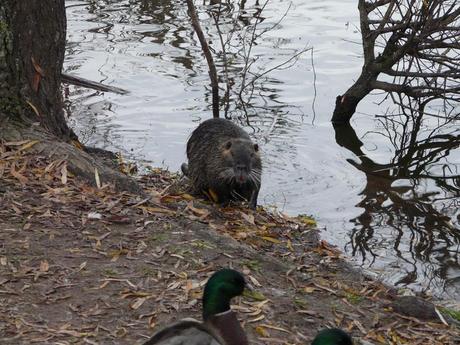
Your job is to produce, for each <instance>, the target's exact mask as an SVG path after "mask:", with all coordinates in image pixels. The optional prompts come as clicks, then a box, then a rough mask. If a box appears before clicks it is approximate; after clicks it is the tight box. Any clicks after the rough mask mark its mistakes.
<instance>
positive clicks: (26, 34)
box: [0, 0, 142, 194]
mask: <svg viewBox="0 0 460 345" xmlns="http://www.w3.org/2000/svg"><path fill="white" fill-rule="evenodd" d="M65 35H66V15H65V6H64V0H35V1H34V0H0V140H5V141H23V140H30V141H34V145H33V147H32V148H30V149H28V151H31V152H32V153H39V154H40V155H41V156H43V157H47V159H49V160H50V161H53V160H62V159H63V158H64V159H65V160H66V161H67V167H68V169H69V170H70V171H71V172H72V173H73V174H74V175H75V176H78V177H81V178H83V179H85V180H87V181H89V182H90V183H91V184H93V185H95V184H96V185H98V184H99V183H110V184H113V185H115V187H116V188H118V189H119V190H128V191H133V192H136V193H141V194H142V190H141V189H140V187H139V185H138V184H137V183H136V182H135V181H134V180H133V179H131V178H129V177H128V176H126V175H124V174H122V173H121V172H119V171H118V170H117V169H112V168H111V167H109V166H107V165H106V164H104V160H103V159H101V157H100V155H94V154H93V151H90V150H87V149H85V148H84V147H83V146H82V145H81V144H79V143H78V140H77V137H76V135H75V134H74V132H73V131H72V130H71V129H70V128H69V127H68V126H67V123H66V121H65V118H64V111H63V107H62V105H63V104H62V93H61V69H62V64H63V61H64V52H65ZM36 124H38V125H36ZM99 151H101V150H99ZM91 154H93V156H94V157H93V156H92V155H91ZM96 175H97V176H98V179H96V177H95V176H96ZM96 180H97V181H99V182H96Z"/></svg>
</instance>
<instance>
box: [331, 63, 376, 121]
mask: <svg viewBox="0 0 460 345" xmlns="http://www.w3.org/2000/svg"><path fill="white" fill-rule="evenodd" d="M371 69H372V67H371V66H368V65H364V66H363V70H362V72H361V75H360V76H359V78H358V80H356V82H355V83H354V84H353V85H352V86H351V87H350V88H349V89H348V90H347V91H346V92H345V93H344V94H343V95H340V96H337V98H336V100H335V109H334V113H333V115H332V119H331V121H332V123H335V124H341V123H348V122H349V121H350V119H351V117H352V116H353V114H354V113H355V111H356V107H357V106H358V103H359V102H360V101H361V100H362V99H363V98H364V97H366V96H367V95H368V94H369V92H371V91H372V89H373V87H372V83H373V82H375V81H376V80H377V76H378V73H373V72H371V71H370V70H371Z"/></svg>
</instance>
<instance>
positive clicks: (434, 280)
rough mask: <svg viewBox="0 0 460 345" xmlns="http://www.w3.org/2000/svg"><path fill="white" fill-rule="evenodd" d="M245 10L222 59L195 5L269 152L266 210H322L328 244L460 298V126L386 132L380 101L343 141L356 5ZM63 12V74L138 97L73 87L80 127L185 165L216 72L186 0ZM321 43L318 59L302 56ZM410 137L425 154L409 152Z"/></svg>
mask: <svg viewBox="0 0 460 345" xmlns="http://www.w3.org/2000/svg"><path fill="white" fill-rule="evenodd" d="M196 3H198V2H196ZM206 3H207V2H206ZM244 3H245V10H244V11H243V10H240V12H238V7H235V8H234V9H233V11H232V10H231V9H228V8H227V7H225V6H223V7H222V8H221V10H222V11H221V12H222V13H221V16H220V18H219V19H218V20H219V23H221V24H220V29H221V32H222V37H223V39H224V41H225V40H226V39H227V37H228V36H227V34H228V33H229V32H230V31H231V30H232V28H236V29H234V30H233V34H232V36H231V40H230V43H231V44H230V45H229V46H227V49H226V55H225V56H224V55H223V54H222V49H221V46H220V43H219V35H218V32H217V30H216V28H215V25H214V20H213V18H212V16H210V13H216V11H217V10H216V7H218V6H214V7H213V9H211V8H210V7H209V6H204V5H203V2H200V3H199V4H197V8H198V12H199V13H200V20H201V23H202V26H203V30H204V31H205V34H206V35H207V37H208V39H209V41H210V42H212V45H211V46H212V47H213V49H214V55H215V57H216V61H217V65H218V69H219V73H220V76H221V80H220V81H221V84H220V85H221V86H222V88H223V89H225V88H226V78H225V75H226V74H225V73H224V70H223V65H224V63H223V61H224V59H226V60H227V66H228V69H227V74H228V80H229V81H230V82H229V84H230V85H231V89H230V97H229V99H230V102H229V107H228V115H229V116H230V117H232V118H233V120H234V121H235V122H237V123H240V124H241V125H242V126H244V127H245V129H246V130H247V131H248V132H249V133H251V135H252V136H253V138H254V139H255V140H257V141H258V142H259V144H260V146H261V148H262V153H263V162H264V173H263V182H262V190H261V195H260V198H259V203H261V204H264V205H274V206H276V207H278V209H280V210H282V211H284V212H286V213H289V214H293V215H295V214H299V213H306V214H311V215H313V216H314V217H315V218H316V219H317V220H318V223H319V225H320V227H321V228H322V229H323V230H322V237H323V238H324V239H326V240H327V241H329V242H331V243H333V244H335V245H337V246H339V247H340V248H341V249H343V250H344V251H345V253H346V254H347V255H348V256H349V258H350V260H351V261H353V262H354V263H355V264H356V265H359V266H361V267H363V268H365V269H366V270H367V271H368V272H369V273H370V274H373V275H375V276H377V277H379V278H381V279H383V280H385V281H387V282H389V283H392V284H395V285H396V286H399V287H405V286H408V287H410V288H415V289H418V290H428V291H430V292H432V293H434V294H436V295H438V296H442V297H444V298H456V297H457V298H458V296H459V291H460V265H459V250H460V230H459V228H460V226H459V222H460V213H459V211H458V206H459V205H460V152H459V151H460V150H459V143H460V139H459V136H460V131H459V129H458V123H454V122H452V123H447V124H446V123H442V122H441V121H439V120H436V121H433V120H427V121H424V122H423V126H421V127H420V128H416V129H414V128H412V127H411V124H410V123H406V125H405V126H402V128H399V127H398V128H397V129H396V131H393V132H392V131H391V130H390V131H387V129H388V126H389V125H390V126H391V125H392V124H391V123H390V124H389V123H388V122H385V121H384V119H383V118H379V117H376V116H375V115H382V114H383V113H385V112H388V109H389V108H388V107H389V106H388V104H387V103H388V102H387V103H384V104H381V105H379V104H377V102H378V101H379V100H380V99H381V98H382V96H381V95H371V96H369V97H368V99H366V100H365V101H363V102H362V104H360V105H359V107H358V112H357V114H355V116H354V117H353V120H352V126H353V128H354V130H353V128H351V127H350V128H342V129H340V130H338V131H337V132H335V131H334V128H333V126H332V125H331V123H330V118H331V116H332V111H333V109H334V105H335V97H336V96H337V95H339V94H341V93H343V92H344V91H345V90H346V89H347V88H348V87H349V86H350V85H351V83H352V82H353V81H354V79H355V78H357V76H358V75H359V72H360V70H361V64H362V59H361V46H360V42H361V36H360V33H359V30H358V27H359V18H358V11H357V5H356V2H355V1H354V0H340V1H339V0H335V1H334V0H311V1H304V0H293V1H284V0H277V1H275V0H274V1H269V2H268V3H267V5H266V6H265V7H264V8H263V10H262V12H261V13H260V9H261V8H262V6H263V4H264V2H263V1H259V5H257V2H256V1H252V0H249V1H246V2H244ZM66 5H67V21H68V29H67V31H68V32H67V55H66V60H65V71H66V72H67V73H71V74H75V75H78V76H80V77H84V78H88V79H91V80H94V81H98V82H103V83H106V84H109V85H113V86H118V87H121V88H125V89H127V90H129V91H130V93H129V94H128V95H117V94H113V93H102V92H98V91H93V90H89V89H84V88H80V87H69V89H68V96H67V98H66V99H67V106H68V110H69V121H70V122H71V123H72V125H73V127H74V128H75V130H76V132H77V133H78V134H79V136H80V139H81V140H82V142H84V143H86V144H88V145H93V146H97V147H101V148H105V149H109V150H113V151H118V152H122V153H123V154H124V156H125V157H127V158H129V159H134V160H136V161H137V162H139V163H141V164H149V165H152V166H162V167H167V168H169V169H170V170H172V171H175V170H178V169H179V166H180V164H181V163H182V162H183V161H185V143H186V140H187V138H188V136H189V135H190V133H191V131H192V130H193V129H194V128H195V127H196V126H197V124H198V123H199V122H200V121H202V120H204V119H207V118H210V117H211V116H212V113H211V106H210V102H211V97H210V89H209V77H208V73H207V65H206V61H205V59H204V57H203V55H202V53H201V48H200V45H199V43H198V40H197V37H196V36H195V35H194V33H193V30H192V28H191V25H190V24H189V20H188V16H187V10H186V8H187V6H186V3H185V1H182V0H176V1H169V0H124V1H110V0H99V1H92V0H87V1H70V0H67V1H66ZM235 11H236V12H235ZM259 13H260V14H259ZM258 16H260V17H261V20H260V22H259V24H258V25H257V27H256V31H253V24H254V23H255V20H256V18H257V17H258ZM277 24H278V25H277ZM263 31H265V32H264V33H263V34H262V35H260V36H259V35H258V34H259V33H262V32H263ZM253 33H255V35H256V38H255V43H254V44H253V45H252V46H250V44H249V42H250V41H251V37H252V36H253ZM311 47H313V52H312V51H311V50H307V51H305V52H304V53H303V54H300V55H298V57H297V58H295V59H292V57H293V56H295V55H296V54H297V53H300V52H301V51H302V50H305V49H306V48H311ZM243 48H244V49H243ZM249 49H251V51H250V58H254V62H253V63H251V64H250V70H249V71H248V72H247V73H246V83H247V81H252V80H253V78H254V76H255V75H256V76H257V75H258V76H260V77H259V78H256V80H254V83H253V84H251V83H249V84H250V85H249V87H247V88H245V89H244V90H243V91H242V92H241V95H242V100H243V102H241V101H240V99H239V97H238V94H239V93H240V91H241V85H242V83H244V82H242V76H243V75H244V70H245V66H246V63H245V61H246V60H245V56H247V55H248V51H249ZM290 59H291V60H290ZM285 62H287V63H286V64H285V65H283V66H281V67H280V68H276V69H274V70H272V71H270V72H269V73H267V74H264V72H265V71H268V70H270V69H272V68H274V67H276V66H278V65H280V64H283V63H285ZM223 94H224V92H223V91H221V95H223ZM390 107H391V105H390ZM224 108H225V107H224V106H222V108H221V109H222V110H221V111H222V112H223V109H224ZM409 139H413V143H415V144H416V145H415V144H414V145H415V146H414V145H412V147H417V150H410V149H408V148H407V145H406V144H404V143H406V142H407V140H409ZM395 171H397V173H395Z"/></svg>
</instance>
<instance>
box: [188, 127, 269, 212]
mask: <svg viewBox="0 0 460 345" xmlns="http://www.w3.org/2000/svg"><path fill="white" fill-rule="evenodd" d="M187 158H188V165H187V164H185V163H184V164H182V172H183V173H184V175H186V176H187V177H188V178H189V179H190V180H191V184H192V188H193V190H194V192H195V193H201V194H205V195H206V196H208V197H209V198H210V199H212V200H213V201H217V202H219V203H222V204H227V203H228V202H229V201H230V200H246V201H248V202H249V206H250V207H251V208H255V207H256V205H257V196H258V195H259V189H260V178H261V174H262V163H261V160H260V154H259V146H258V145H257V144H254V143H253V142H252V141H251V138H250V137H249V135H248V134H247V133H246V132H245V131H244V130H243V129H241V128H240V127H238V126H237V125H235V124H234V123H233V122H231V121H229V120H224V119H210V120H206V121H204V122H203V123H201V124H200V125H199V126H198V127H197V128H196V129H195V130H194V131H193V133H192V135H191V136H190V139H189V140H188V142H187ZM216 199H217V200H216Z"/></svg>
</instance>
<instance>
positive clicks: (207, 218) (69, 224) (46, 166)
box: [0, 141, 460, 345]
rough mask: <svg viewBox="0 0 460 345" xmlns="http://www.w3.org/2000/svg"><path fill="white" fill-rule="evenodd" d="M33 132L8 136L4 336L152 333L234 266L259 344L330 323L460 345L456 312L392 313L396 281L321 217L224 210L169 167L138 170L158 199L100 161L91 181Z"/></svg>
mask: <svg viewBox="0 0 460 345" xmlns="http://www.w3.org/2000/svg"><path fill="white" fill-rule="evenodd" d="M36 143H37V142H35V141H18V142H9V143H2V144H0V176H1V179H0V206H1V207H0V218H1V219H2V220H3V222H2V224H0V242H1V245H0V343H5V344H23V343H24V344H29V343H37V344H40V343H42V344H50V343H55V344H110V343H116V344H132V343H142V342H143V341H145V340H146V339H148V337H149V336H151V334H152V333H153V332H154V331H156V330H157V329H159V328H161V327H162V326H164V325H165V324H167V323H168V322H172V321H174V320H178V319H180V318H182V317H195V318H198V319H199V318H200V314H201V313H200V309H201V297H202V289H203V286H204V284H205V282H206V280H207V278H208V277H209V276H210V275H211V274H212V273H213V272H214V271H215V270H217V269H218V268H220V267H229V266H230V267H234V268H236V269H239V270H241V271H242V272H244V274H245V275H246V276H247V278H248V279H247V280H248V283H249V285H250V286H251V287H252V288H253V292H252V293H250V294H245V295H244V296H242V297H241V298H237V299H236V301H235V303H234V305H233V306H232V307H233V308H234V309H235V310H236V311H237V312H238V315H239V317H240V319H241V322H242V324H243V325H244V327H245V329H246V331H247V332H248V334H249V336H250V339H251V342H252V343H253V344H305V343H306V342H308V341H309V340H311V338H312V336H313V335H314V334H315V333H316V332H317V331H318V330H319V329H321V328H324V327H341V328H343V329H345V330H347V331H349V332H351V333H352V335H353V336H354V337H355V338H356V339H361V340H362V341H363V343H366V342H367V343H375V344H434V345H436V344H457V343H459V339H460V338H459V337H460V332H459V330H458V328H457V327H456V325H455V323H452V322H446V323H447V324H448V325H446V324H444V323H443V322H442V321H441V320H440V319H439V320H432V321H421V320H418V319H416V318H413V317H407V316H404V315H399V314H396V313H394V312H392V311H391V308H389V307H388V306H389V305H390V302H391V301H392V300H393V299H394V297H395V295H396V292H395V291H394V289H392V288H390V287H388V286H385V285H383V284H381V283H380V282H377V281H374V280H371V279H369V278H367V277H365V276H363V275H362V274H360V273H359V272H357V271H355V270H353V269H351V268H350V267H349V266H348V265H347V264H346V263H345V262H344V261H343V259H342V254H341V253H340V251H339V250H338V249H337V248H335V247H334V246H332V245H330V244H328V243H327V242H325V241H321V240H320V239H319V236H318V231H317V230H316V229H315V226H316V222H315V221H314V219H313V218H312V217H310V216H305V215H301V216H299V217H289V216H287V215H284V214H282V213H280V212H273V211H272V212H268V211H266V210H265V209H263V208H259V209H258V210H257V212H254V211H252V210H249V209H247V208H245V207H241V206H238V205H231V206H229V207H224V208H222V207H218V206H216V205H213V204H211V203H209V202H206V201H202V200H199V199H196V198H194V197H193V196H192V195H190V194H189V192H188V190H187V189H186V187H185V186H184V185H183V181H182V180H181V179H180V178H179V176H178V175H177V174H172V173H169V172H167V171H164V170H161V169H152V170H151V171H150V173H149V174H148V175H145V176H141V177H138V178H137V180H138V183H139V184H140V185H141V186H142V187H143V189H144V191H145V194H146V195H147V198H146V197H145V195H144V196H142V197H141V196H138V195H134V194H130V193H126V192H117V191H116V190H115V189H114V188H113V187H112V186H110V185H107V184H102V183H101V180H100V178H99V174H98V172H97V170H95V175H94V176H95V177H94V179H95V181H94V182H95V184H96V186H95V187H93V186H91V185H89V184H87V183H85V182H84V181H81V180H79V179H78V178H76V177H75V176H74V175H73V174H72V173H71V172H70V171H68V170H67V163H66V161H65V160H63V159H61V160H56V161H49V159H48V158H47V157H43V156H40V155H37V154H32V153H31V152H30V150H29V149H30V148H31V147H33V146H34V145H35V144H36ZM123 164H124V166H123V167H122V168H121V169H122V170H123V169H124V170H125V171H134V169H133V168H131V167H129V168H128V165H127V163H125V162H124V163H123ZM447 320H449V319H447Z"/></svg>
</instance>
